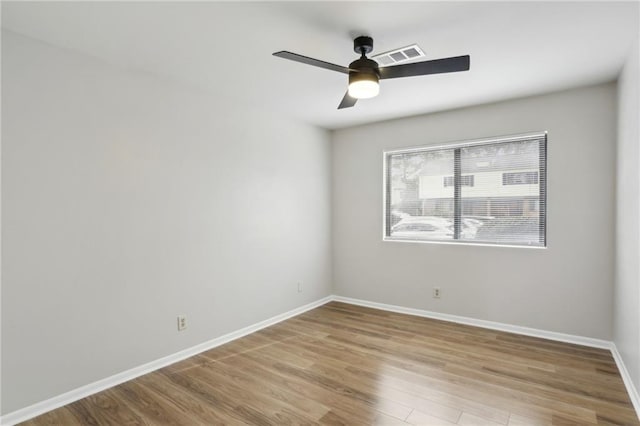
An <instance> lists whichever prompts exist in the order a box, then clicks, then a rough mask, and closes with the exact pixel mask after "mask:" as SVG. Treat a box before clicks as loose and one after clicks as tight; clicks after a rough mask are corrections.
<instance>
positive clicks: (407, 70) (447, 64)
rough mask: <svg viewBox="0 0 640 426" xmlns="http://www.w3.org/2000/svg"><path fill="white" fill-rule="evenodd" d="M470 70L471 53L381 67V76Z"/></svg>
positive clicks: (389, 76) (407, 75) (405, 75)
mask: <svg viewBox="0 0 640 426" xmlns="http://www.w3.org/2000/svg"><path fill="white" fill-rule="evenodd" d="M467 70H469V55H465V56H454V57H452V58H443V59H435V60H433V61H423V62H415V63H413V64H404V65H394V66H390V67H383V68H380V78H398V77H413V76H416V75H428V74H440V73H445V72H457V71H467Z"/></svg>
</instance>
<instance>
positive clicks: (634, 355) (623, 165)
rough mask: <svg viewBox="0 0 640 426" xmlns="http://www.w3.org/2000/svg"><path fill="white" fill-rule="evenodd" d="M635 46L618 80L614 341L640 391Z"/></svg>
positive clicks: (639, 128)
mask: <svg viewBox="0 0 640 426" xmlns="http://www.w3.org/2000/svg"><path fill="white" fill-rule="evenodd" d="M638 62H639V60H638V43H636V46H635V48H634V49H633V50H632V55H631V56H630V57H629V59H628V60H627V63H626V65H625V67H624V70H623V71H622V74H621V75H620V79H619V80H618V158H617V168H616V171H617V191H616V194H617V198H616V201H617V205H616V207H617V209H616V286H615V292H614V297H615V299H614V334H613V339H614V342H615V344H616V347H617V348H618V351H619V352H620V355H621V356H622V359H623V360H624V364H625V366H626V368H627V370H628V371H629V374H630V375H631V378H632V380H633V381H634V384H635V386H636V389H640V227H639V226H638V222H639V221H640V124H639V122H638V121H639V120H640V107H639V105H638V98H639V97H640V87H639V85H638V74H640V67H639V66H638Z"/></svg>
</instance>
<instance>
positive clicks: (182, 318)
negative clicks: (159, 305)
mask: <svg viewBox="0 0 640 426" xmlns="http://www.w3.org/2000/svg"><path fill="white" fill-rule="evenodd" d="M185 328H187V316H186V315H178V331H182V330H184V329H185Z"/></svg>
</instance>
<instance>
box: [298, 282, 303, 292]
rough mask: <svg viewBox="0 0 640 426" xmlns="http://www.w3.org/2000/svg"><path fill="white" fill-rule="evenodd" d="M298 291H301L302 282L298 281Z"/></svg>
mask: <svg viewBox="0 0 640 426" xmlns="http://www.w3.org/2000/svg"><path fill="white" fill-rule="evenodd" d="M298 293H302V282H301V281H298Z"/></svg>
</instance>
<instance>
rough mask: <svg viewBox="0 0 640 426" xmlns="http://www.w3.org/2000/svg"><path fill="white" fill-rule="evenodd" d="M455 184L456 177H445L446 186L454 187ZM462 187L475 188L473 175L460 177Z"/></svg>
mask: <svg viewBox="0 0 640 426" xmlns="http://www.w3.org/2000/svg"><path fill="white" fill-rule="evenodd" d="M454 182H455V180H454V176H445V177H444V186H454V185H455V183H454ZM460 186H473V175H464V176H460Z"/></svg>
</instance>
